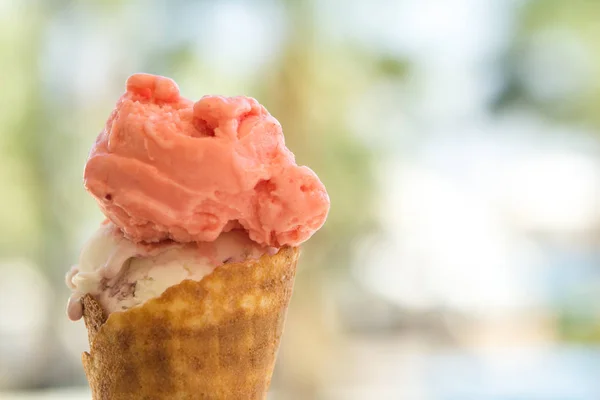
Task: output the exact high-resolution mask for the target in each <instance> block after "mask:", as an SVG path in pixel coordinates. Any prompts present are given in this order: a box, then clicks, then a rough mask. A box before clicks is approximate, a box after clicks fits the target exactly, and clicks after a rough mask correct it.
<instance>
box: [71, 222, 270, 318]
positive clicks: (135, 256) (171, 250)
mask: <svg viewBox="0 0 600 400" xmlns="http://www.w3.org/2000/svg"><path fill="white" fill-rule="evenodd" d="M266 252H273V249H271V248H268V247H264V246H261V245H258V244H257V243H255V242H253V241H252V240H250V239H249V238H248V235H247V234H246V233H245V232H244V231H241V230H234V231H230V232H226V233H222V234H221V235H219V237H218V238H217V240H215V241H213V242H203V243H185V244H183V243H177V242H173V241H166V242H161V243H158V244H156V243H154V244H143V243H134V242H132V241H131V240H129V239H127V238H125V237H124V236H123V233H122V232H121V231H120V230H119V229H118V228H116V227H115V226H114V225H113V224H112V223H105V224H103V225H102V226H101V227H100V228H99V229H98V230H97V231H96V233H95V234H94V235H93V236H92V238H91V239H90V240H89V242H88V243H87V244H86V245H85V246H84V248H83V250H82V251H81V256H80V259H79V264H78V265H75V266H74V267H72V268H71V270H70V271H69V273H68V274H67V277H66V280H67V285H68V286H69V287H70V288H71V290H72V291H73V294H72V296H71V298H70V300H69V304H68V306H67V313H68V315H69V318H71V319H72V320H78V319H79V318H81V315H82V309H81V302H80V301H79V298H80V297H81V296H82V295H84V294H85V293H90V294H92V295H93V296H94V297H95V298H96V300H97V301H98V302H99V303H100V304H101V305H102V307H103V308H104V310H105V311H106V313H107V314H110V313H112V312H115V311H124V310H127V309H129V308H132V307H135V306H137V305H140V304H142V303H144V302H145V301H147V300H149V299H151V298H153V297H158V296H160V295H161V294H162V293H163V292H164V291H165V290H166V289H167V288H168V287H170V286H173V285H176V284H178V283H180V282H182V281H183V280H185V279H192V280H196V281H199V280H201V279H202V278H203V277H204V276H205V275H207V274H209V273H211V272H212V271H213V270H214V269H215V268H216V267H217V266H219V265H222V264H224V263H228V262H242V261H246V260H248V259H258V258H259V257H260V256H261V255H262V254H264V253H266Z"/></svg>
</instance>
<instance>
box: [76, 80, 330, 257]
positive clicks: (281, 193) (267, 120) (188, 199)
mask: <svg viewBox="0 0 600 400" xmlns="http://www.w3.org/2000/svg"><path fill="white" fill-rule="evenodd" d="M84 178H85V185H86V188H87V190H88V191H89V192H90V193H91V194H92V195H93V196H94V197H95V198H96V200H97V201H98V203H99V205H100V208H101V209H102V211H103V212H104V214H106V216H107V217H108V218H110V220H111V221H112V222H113V223H114V224H115V225H117V226H118V227H119V228H121V230H122V231H123V232H124V234H125V235H126V236H127V237H128V238H129V239H131V240H133V241H135V242H141V241H143V242H157V241H161V240H164V239H172V240H174V241H177V242H193V241H195V242H199V241H213V240H215V239H216V238H217V237H218V236H219V234H221V233H222V232H227V231H229V230H231V229H233V228H240V227H242V228H243V229H245V230H246V231H247V232H248V235H249V237H250V239H252V240H253V241H255V242H256V243H258V244H260V245H266V246H274V247H279V246H283V245H290V246H297V245H299V244H300V243H302V242H304V241H305V240H307V239H308V238H309V237H310V236H311V235H312V234H313V233H314V232H316V231H317V230H318V229H319V228H320V227H321V226H322V225H323V223H324V222H325V219H326V217H327V213H328V211H329V197H328V195H327V192H326V190H325V187H324V186H323V184H322V183H321V182H320V181H319V179H318V178H317V176H316V175H315V173H314V172H313V171H312V170H310V169H309V168H308V167H304V166H298V165H296V163H295V160H294V155H293V154H292V153H291V152H290V151H289V150H288V149H287V148H286V146H285V142H284V138H283V133H282V129H281V125H280V124H279V122H278V121H277V120H276V119H275V118H273V117H272V116H271V115H270V114H269V113H268V112H267V110H266V109H265V108H264V107H263V106H261V105H260V104H259V103H258V102H257V101H256V100H255V99H252V98H248V97H242V96H240V97H221V96H205V97H203V98H201V99H200V100H199V101H197V102H196V103H193V102H192V101H190V100H188V99H185V98H183V97H181V95H180V94H179V89H178V87H177V85H176V84H175V82H174V81H172V80H171V79H168V78H164V77H160V76H154V75H147V74H136V75H133V76H131V77H130V78H129V79H128V80H127V91H126V92H125V94H123V96H121V98H120V99H119V101H118V103H117V105H116V108H115V110H114V111H113V112H112V114H111V116H110V118H109V119H108V121H107V123H106V126H105V128H104V130H103V131H102V132H101V133H100V135H99V136H98V138H97V140H96V143H95V145H94V147H93V148H92V151H91V153H90V157H89V160H88V162H87V164H86V167H85V173H84Z"/></svg>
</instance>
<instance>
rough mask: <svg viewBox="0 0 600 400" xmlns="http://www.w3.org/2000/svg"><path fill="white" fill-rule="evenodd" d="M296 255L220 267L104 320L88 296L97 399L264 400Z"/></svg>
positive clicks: (287, 252) (293, 251) (289, 252)
mask: <svg viewBox="0 0 600 400" xmlns="http://www.w3.org/2000/svg"><path fill="white" fill-rule="evenodd" d="M298 254H299V250H298V248H289V247H286V248H283V249H281V250H280V251H279V253H277V254H276V255H273V256H270V255H264V256H263V257H262V258H261V259H260V260H256V261H246V262H243V263H232V264H225V265H222V266H220V267H218V268H217V269H215V271H214V272H213V273H211V274H210V275H208V276H206V277H205V278H204V279H203V280H201V281H191V280H186V281H183V282H182V283H180V284H178V285H175V286H172V287H170V288H169V289H167V290H166V291H165V292H164V293H163V294H162V295H161V296H160V297H158V298H155V299H151V300H149V301H147V302H146V303H144V304H143V305H141V306H139V307H135V308H132V309H129V310H127V311H124V312H116V313H113V314H111V315H110V316H109V317H108V318H107V316H106V315H105V313H104V311H103V310H102V308H101V307H100V305H99V304H98V303H97V302H96V300H94V298H93V297H91V296H90V295H86V296H85V297H84V298H83V306H84V319H85V323H86V327H87V329H88V334H89V340H90V352H89V353H87V352H85V353H83V356H82V359H83V366H84V369H85V372H86V374H87V377H88V381H89V383H90V387H91V389H92V396H93V399H94V400H120V399H127V400H136V399H148V400H151V399H244V400H249V399H264V398H265V397H266V393H267V390H268V388H269V383H270V381H271V375H272V373H273V367H274V363H275V357H276V353H277V349H278V347H279V339H280V337H281V333H282V330H283V324H284V320H285V314H286V311H287V306H288V304H289V301H290V297H291V294H292V287H293V284H294V276H295V272H296V262H297V260H298Z"/></svg>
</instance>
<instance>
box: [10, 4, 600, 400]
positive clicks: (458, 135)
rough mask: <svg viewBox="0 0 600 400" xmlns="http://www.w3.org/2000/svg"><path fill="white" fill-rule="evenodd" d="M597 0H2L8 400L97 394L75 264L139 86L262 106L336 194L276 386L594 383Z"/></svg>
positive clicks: (476, 394)
mask: <svg viewBox="0 0 600 400" xmlns="http://www.w3.org/2000/svg"><path fill="white" fill-rule="evenodd" d="M598 21H600V2H598V1H590V0H396V1H394V0H389V1H386V0H372V1H349V0H312V1H311V0H308V1H297V0H254V1H249V0H222V1H216V0H215V1H208V0H205V1H200V0H194V1H193V0H187V1H184V0H172V1H167V0H164V1H142V0H137V1H120V0H110V1H108V0H107V1H100V0H97V1H83V0H81V1H76V0H73V1H66V0H64V1H63V0H52V1H42V0H38V1H35V0H24V1H16V0H0V60H1V62H0V65H1V68H2V69H1V72H2V73H1V74H0V89H1V90H0V102H1V103H0V187H1V189H0V190H1V196H0V229H1V231H2V234H1V235H0V399H2V400H13V399H21V400H25V399H30V400H31V399H40V400H42V399H67V400H68V399H77V400H79V399H90V394H89V391H88V389H87V384H86V380H85V377H84V374H83V370H82V367H81V363H80V354H81V352H82V351H84V350H86V349H87V348H88V344H87V335H86V332H85V328H84V326H83V323H82V322H78V323H72V322H70V321H69V320H68V319H67V318H66V316H65V305H66V300H67V297H68V295H69V291H68V289H67V288H66V286H65V284H64V274H65V272H66V271H67V270H68V268H69V267H70V266H71V265H72V264H74V263H76V261H77V258H78V253H79V249H80V248H81V246H82V244H83V243H84V242H85V241H86V239H87V238H88V237H89V236H90V234H91V233H92V232H93V231H94V230H95V229H96V228H97V226H98V223H99V222H100V221H101V219H102V216H101V214H100V212H99V210H98V208H97V206H96V204H95V202H94V200H93V199H92V197H91V196H89V195H87V194H86V193H85V191H84V189H83V185H82V171H83V165H84V163H85V160H86V157H87V152H88V150H89V149H90V147H91V145H92V143H93V141H94V139H95V137H96V135H97V134H98V133H99V132H100V130H101V129H102V127H103V124H104V121H105V120H106V118H107V117H108V115H109V113H110V111H111V109H112V107H113V105H114V103H115V101H116V99H117V98H118V96H119V95H120V94H121V93H122V92H123V90H124V83H125V80H126V78H127V77H128V76H129V75H130V74H132V73H134V72H138V71H143V72H149V73H155V74H161V75H166V76H169V77H172V78H174V79H175V80H176V81H177V82H178V84H179V86H180V88H181V90H182V93H183V94H184V95H185V96H186V97H189V98H192V99H198V98H199V97H201V95H203V94H209V93H210V94H224V95H237V94H246V95H250V96H253V97H256V98H257V99H258V100H259V101H260V102H261V103H263V104H264V105H265V106H266V107H267V108H268V109H269V110H270V112H271V113H272V114H273V115H274V116H275V117H276V118H278V119H279V121H280V122H281V123H282V125H283V128H284V132H285V135H286V140H287V144H288V146H289V147H290V148H291V149H292V150H293V151H294V152H295V154H296V156H297V161H298V162H299V163H301V164H308V165H310V166H311V168H312V169H313V170H315V171H316V172H317V173H318V174H319V176H320V177H321V179H322V180H323V182H324V183H325V185H326V186H327V188H328V190H329V194H330V196H331V201H332V208H331V213H330V216H329V220H328V222H327V224H326V225H325V227H324V228H323V229H322V230H321V231H320V232H319V233H318V234H316V235H315V236H314V238H313V239H312V240H311V241H310V242H309V243H308V244H307V245H306V246H305V248H304V253H303V259H302V262H301V266H300V270H299V273H298V277H297V284H296V289H295V294H294V298H293V300H292V304H291V307H290V311H289V316H288V322H287V327H286V332H285V335H284V338H283V343H282V348H281V350H280V354H279V360H278V364H277V368H276V372H275V376H274V379H273V384H272V396H271V398H272V399H290V400H304V399H323V400H330V399H331V400H355V399H409V400H412V399H415V400H420V399H424V400H429V399H431V400H446V399H448V400H463V399H465V400H468V399H482V400H488V399H490V400H491V399H493V400H508V399H511V400H512V399H536V400H537V399H556V400H558V399H576V400H587V399H589V400H597V399H600V40H598V38H600V24H599V23H598Z"/></svg>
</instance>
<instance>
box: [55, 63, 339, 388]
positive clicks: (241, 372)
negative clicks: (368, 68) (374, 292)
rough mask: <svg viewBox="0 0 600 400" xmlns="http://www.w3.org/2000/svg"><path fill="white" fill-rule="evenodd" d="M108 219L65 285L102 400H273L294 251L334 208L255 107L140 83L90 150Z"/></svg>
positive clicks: (169, 84)
mask: <svg viewBox="0 0 600 400" xmlns="http://www.w3.org/2000/svg"><path fill="white" fill-rule="evenodd" d="M84 180H85V186H86V189H87V190H88V191H89V193H90V194H92V196H94V198H95V199H96V200H97V202H98V204H99V206H100V209H101V210H102V212H103V213H104V214H105V216H106V217H107V218H108V220H107V221H105V222H104V223H103V224H102V225H101V226H100V228H99V229H98V231H97V232H96V233H95V234H94V236H93V237H92V238H91V239H90V240H89V242H88V243H87V244H86V246H84V248H83V250H82V252H81V256H80V260H79V263H78V264H77V265H75V266H74V267H72V268H71V270H70V271H69V273H68V274H67V277H66V282H67V286H69V288H71V290H72V295H71V298H70V300H69V303H68V307H67V312H68V315H69V317H70V318H71V319H73V320H77V319H79V318H81V317H82V316H83V318H84V320H85V324H86V327H87V329H88V334H89V341H90V352H89V353H87V352H86V353H84V354H83V364H84V368H85V370H86V374H87V377H88V380H89V382H90V387H91V388H92V396H93V398H94V399H111V400H118V399H128V400H129V399H147V398H156V399H163V398H164V399H184V398H185V399H188V398H211V399H213V398H214V399H264V398H265V396H266V392H267V389H268V387H269V383H270V379H271V374H272V372H273V367H274V363H275V356H276V353H277V348H278V346H279V339H280V337H281V333H282V330H283V322H284V320H285V314H286V310H287V306H288V304H289V300H290V297H291V293H292V287H293V282H294V276H295V271H296V262H297V260H298V256H299V249H298V246H299V245H300V244H302V243H303V242H304V241H306V240H307V239H309V238H310V237H311V236H312V235H313V234H314V233H315V232H316V231H317V230H318V229H319V228H320V227H321V226H322V225H323V223H324V222H325V219H326V217H327V213H328V211H329V197H328V195H327V192H326V190H325V187H324V186H323V184H322V183H321V182H320V181H319V179H318V178H317V176H316V175H315V173H314V172H313V171H311V170H310V169H309V168H308V167H304V166H298V165H296V163H295V159H294V155H293V154H292V153H291V152H290V151H289V150H288V149H287V148H286V146H285V142H284V138H283V133H282V128H281V126H280V124H279V123H278V122H277V120H276V119H275V118H273V117H272V116H271V115H270V114H269V113H268V112H267V110H266V109H265V108H264V107H263V106H261V105H260V104H259V103H258V102H257V101H256V100H255V99H252V98H248V97H241V96H240V97H221V96H205V97H202V98H201V99H200V100H199V101H197V102H195V103H194V102H192V101H191V100H188V99H185V98H183V97H181V95H180V94H179V89H178V88H177V85H176V84H175V82H173V81H172V80H170V79H168V78H164V77H159V76H153V75H147V74H136V75H133V76H131V77H130V78H129V79H128V80H127V90H126V92H125V93H124V94H123V95H122V96H121V98H120V99H119V100H118V102H117V105H116V108H115V109H114V110H113V112H112V113H111V115H110V117H109V119H108V121H107V123H106V125H105V127H104V130H102V132H101V133H100V135H99V136H98V138H97V140H96V143H95V144H94V146H93V148H92V150H91V152H90V155H89V159H88V161H87V164H86V166H85V171H84Z"/></svg>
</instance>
